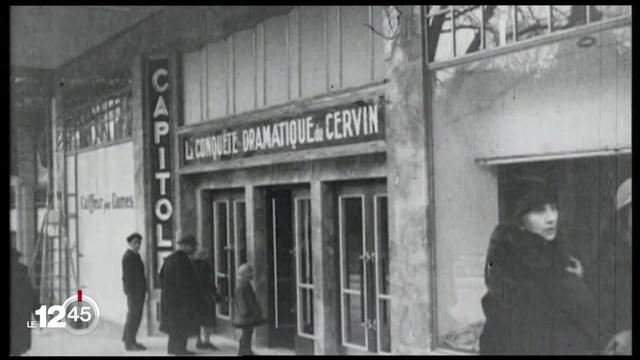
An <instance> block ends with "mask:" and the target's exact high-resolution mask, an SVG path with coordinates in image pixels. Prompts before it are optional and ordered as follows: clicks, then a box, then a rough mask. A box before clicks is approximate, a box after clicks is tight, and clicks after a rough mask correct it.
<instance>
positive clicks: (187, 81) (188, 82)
mask: <svg viewBox="0 0 640 360" xmlns="http://www.w3.org/2000/svg"><path fill="white" fill-rule="evenodd" d="M201 56H202V55H201V53H200V51H195V52H191V53H186V54H184V56H183V62H182V66H183V72H182V74H183V79H184V82H183V89H184V91H183V96H184V101H183V104H184V123H185V125H191V124H197V123H199V122H200V121H201V120H202V111H201V110H202V102H201V101H202V93H201V90H202V87H201V85H202V80H203V79H202V77H203V76H204V75H203V72H202V57H201Z"/></svg>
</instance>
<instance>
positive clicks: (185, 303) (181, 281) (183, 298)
mask: <svg viewBox="0 0 640 360" xmlns="http://www.w3.org/2000/svg"><path fill="white" fill-rule="evenodd" d="M197 246H198V243H197V242H196V239H195V237H194V236H193V235H185V236H183V237H181V238H180V240H178V249H177V250H176V251H175V252H173V253H172V254H171V255H169V256H167V257H166V258H165V259H164V264H163V265H162V269H161V270H160V286H161V289H162V293H161V295H160V303H161V305H160V310H161V319H160V331H162V332H164V333H167V334H169V343H168V346H167V352H168V353H169V354H172V355H194V354H195V353H194V352H191V351H187V340H188V339H189V337H190V336H193V335H195V334H196V333H197V330H198V321H197V319H196V313H195V309H196V306H197V298H198V295H199V292H198V281H197V278H196V273H195V270H194V268H193V265H192V264H191V260H190V259H189V257H190V256H191V255H193V254H194V253H195V251H196V249H197Z"/></svg>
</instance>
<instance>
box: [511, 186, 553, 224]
mask: <svg viewBox="0 0 640 360" xmlns="http://www.w3.org/2000/svg"><path fill="white" fill-rule="evenodd" d="M514 190H515V191H516V193H515V194H514V195H515V198H516V201H515V207H514V209H515V211H514V212H513V215H514V220H515V221H517V222H519V221H520V220H521V219H522V217H523V216H524V215H525V214H527V213H528V212H530V211H532V210H534V209H536V208H538V207H540V206H542V205H545V204H556V203H557V202H558V195H557V193H556V191H555V189H554V188H553V187H552V186H551V185H550V184H549V183H547V182H546V181H544V180H542V179H538V178H526V179H520V180H519V181H518V182H517V184H516V186H515V188H514Z"/></svg>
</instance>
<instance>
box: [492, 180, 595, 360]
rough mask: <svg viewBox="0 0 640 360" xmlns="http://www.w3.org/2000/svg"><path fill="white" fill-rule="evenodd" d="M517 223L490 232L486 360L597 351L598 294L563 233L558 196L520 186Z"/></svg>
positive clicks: (531, 184) (533, 184)
mask: <svg viewBox="0 0 640 360" xmlns="http://www.w3.org/2000/svg"><path fill="white" fill-rule="evenodd" d="M518 193H519V194H518V196H517V201H516V206H515V211H514V215H513V218H512V220H511V221H509V222H507V223H504V224H499V225H498V226H496V228H495V229H494V231H493V233H492V234H491V239H490V243H489V250H488V254H487V259H486V264H485V283H486V285H487V289H488V291H487V293H486V295H485V296H484V297H483V298H482V308H483V310H484V314H485V317H486V323H485V325H484V328H483V330H482V334H481V335H480V353H481V354H483V355H581V354H594V353H596V352H597V349H596V348H595V346H594V344H595V340H596V338H597V325H596V321H595V306H594V302H593V297H592V294H591V292H590V290H589V288H588V287H587V285H586V283H585V282H584V280H583V279H582V278H583V276H584V270H583V267H582V264H581V262H580V261H579V259H578V258H576V257H574V256H571V255H570V254H569V253H568V251H567V250H566V239H567V238H568V234H566V233H565V232H563V231H560V230H559V229H558V217H559V214H558V209H557V207H556V205H557V201H556V194H555V192H554V191H553V190H551V189H550V188H549V187H548V186H547V185H546V184H544V183H540V182H537V181H531V180H528V181H521V182H520V184H519V191H518Z"/></svg>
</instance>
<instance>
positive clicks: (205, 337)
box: [193, 249, 218, 350]
mask: <svg viewBox="0 0 640 360" xmlns="http://www.w3.org/2000/svg"><path fill="white" fill-rule="evenodd" d="M209 261H210V258H209V254H208V251H207V249H201V250H199V251H198V252H197V254H196V257H195V259H194V260H193V267H194V269H195V271H196V276H197V277H198V290H199V291H200V296H199V298H198V299H199V302H198V310H197V320H198V325H199V326H200V334H198V335H199V336H198V342H197V343H196V348H198V349H211V350H218V347H217V346H215V345H213V344H212V343H211V342H210V340H209V329H210V328H212V327H214V326H215V325H216V302H217V297H218V293H217V289H216V284H215V278H214V273H213V268H212V266H211V264H210V262H209Z"/></svg>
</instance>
